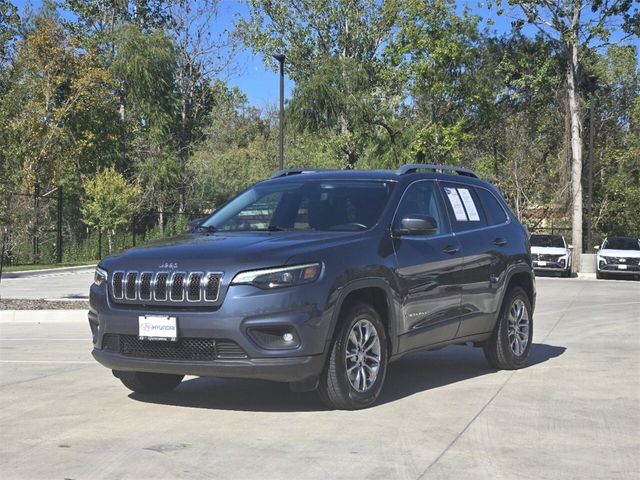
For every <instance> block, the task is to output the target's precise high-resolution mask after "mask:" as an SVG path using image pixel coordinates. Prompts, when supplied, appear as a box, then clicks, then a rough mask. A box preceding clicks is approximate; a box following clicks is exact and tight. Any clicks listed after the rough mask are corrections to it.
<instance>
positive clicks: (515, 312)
mask: <svg viewBox="0 0 640 480" xmlns="http://www.w3.org/2000/svg"><path fill="white" fill-rule="evenodd" d="M519 307H521V308H524V310H520V308H519ZM520 312H522V313H520ZM524 315H526V317H525V316H524ZM510 319H518V320H519V321H517V322H513V321H511V320H510ZM525 320H527V322H526V330H525ZM510 324H512V325H515V324H517V325H518V330H517V331H519V332H520V333H519V334H518V333H511V334H510V332H509V328H510ZM516 337H517V338H518V339H519V343H518V341H516V340H515V338H516ZM525 338H526V344H525V345H524V346H523V344H522V342H523V341H524V339H525ZM532 338H533V317H532V314H531V302H530V300H529V297H528V296H527V294H526V292H525V291H524V290H523V289H522V288H520V287H512V288H510V289H509V290H508V291H507V294H506V295H505V297H504V300H503V302H502V308H501V309H500V316H499V317H498V321H497V322H496V326H495V329H494V331H493V333H492V335H491V337H490V338H489V340H487V341H486V342H485V344H484V345H483V350H484V356H485V357H486V358H487V361H488V362H489V364H490V365H491V366H492V367H493V368H495V369H497V370H517V369H519V368H522V367H524V366H525V365H526V363H527V359H528V358H529V352H530V351H531V341H532ZM522 347H524V348H522Z"/></svg>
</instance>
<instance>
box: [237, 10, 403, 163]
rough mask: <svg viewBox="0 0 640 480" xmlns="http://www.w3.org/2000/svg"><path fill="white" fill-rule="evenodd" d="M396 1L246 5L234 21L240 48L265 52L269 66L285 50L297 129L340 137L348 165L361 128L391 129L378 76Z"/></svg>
mask: <svg viewBox="0 0 640 480" xmlns="http://www.w3.org/2000/svg"><path fill="white" fill-rule="evenodd" d="M399 3H400V2H398V1H396V0H388V1H384V2H383V1H378V0H357V1H351V0H295V1H288V0H287V1H285V0H277V1H272V0H251V1H250V4H249V9H250V18H249V19H248V20H241V21H240V22H239V23H238V30H239V32H240V35H241V36H242V38H243V40H244V42H245V44H246V45H248V46H250V47H251V48H252V49H253V50H254V51H256V52H259V53H262V54H263V55H264V58H265V63H267V64H268V65H271V66H272V67H275V61H273V60H272V58H271V55H273V54H274V53H276V52H285V53H286V56H287V63H286V65H287V72H288V74H289V76H290V77H291V78H292V79H293V80H294V81H295V82H296V88H295V90H294V93H293V104H295V106H294V107H293V110H294V112H297V113H298V114H297V115H295V116H293V117H292V119H293V120H294V126H297V127H298V129H299V130H303V131H304V130H308V129H311V128H321V127H322V128H326V129H328V130H330V131H331V132H338V133H339V135H340V137H341V143H342V147H341V150H342V153H343V158H344V164H345V166H346V167H347V168H353V167H354V166H355V165H356V163H357V161H358V159H359V157H360V156H361V154H362V150H363V148H364V139H363V135H364V132H363V131H362V130H363V128H364V129H373V128H382V129H384V130H385V131H387V132H389V134H390V135H392V134H393V132H394V130H393V128H391V127H390V125H389V124H388V123H387V122H385V115H384V113H385V110H386V111H387V112H388V111H389V110H390V108H387V109H384V108H382V109H380V108H379V107H380V106H383V105H384V106H386V104H385V100H387V99H391V100H393V98H392V97H391V96H389V95H385V91H384V88H383V87H382V86H381V84H380V82H381V80H382V77H380V76H379V75H378V73H381V72H382V71H383V68H382V65H381V60H382V56H381V54H382V50H383V49H384V45H385V44H386V43H387V42H388V41H389V40H390V38H391V35H392V33H393V27H394V25H395V24H396V21H397V18H398V8H399ZM310 100H312V101H310ZM300 119H308V121H306V120H305V121H299V120H300ZM381 124H382V126H381Z"/></svg>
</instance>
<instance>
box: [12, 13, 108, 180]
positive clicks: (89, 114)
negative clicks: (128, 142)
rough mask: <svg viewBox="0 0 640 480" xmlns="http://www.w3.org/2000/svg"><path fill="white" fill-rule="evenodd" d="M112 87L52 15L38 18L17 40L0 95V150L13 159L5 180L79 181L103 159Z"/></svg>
mask: <svg viewBox="0 0 640 480" xmlns="http://www.w3.org/2000/svg"><path fill="white" fill-rule="evenodd" d="M110 87H111V79H110V77H109V74H108V72H106V71H105V70H103V69H101V68H99V67H98V66H96V61H95V57H94V56H93V53H92V52H91V51H84V50H82V49H81V48H80V46H79V45H78V43H77V39H75V38H73V37H70V36H68V35H67V34H66V33H65V32H64V31H63V30H62V28H60V26H59V25H58V24H57V23H56V21H55V20H54V19H52V18H46V17H37V18H36V20H35V28H34V30H33V31H32V32H31V33H29V34H28V35H27V37H26V38H25V39H24V40H23V41H20V42H18V44H17V45H16V57H15V60H14V62H13V65H12V69H11V72H10V75H9V80H8V85H7V89H6V91H5V92H3V96H2V118H3V125H2V130H3V137H4V139H5V142H4V144H3V149H2V151H0V157H2V158H3V164H5V161H6V165H11V166H12V167H11V170H12V171H11V172H8V173H9V175H8V177H4V178H3V181H5V180H6V181H10V182H15V184H13V187H14V188H22V189H24V190H32V189H33V187H34V186H35V185H39V186H40V187H42V188H47V187H52V186H53V185H56V184H59V183H61V182H63V183H64V182H68V183H71V184H77V183H78V181H80V180H81V178H80V177H81V175H82V173H83V172H84V173H93V172H95V171H96V169H97V167H98V165H99V164H100V163H101V162H108V157H109V152H110V147H109V144H110V141H112V140H113V139H112V137H110V135H109V134H110V131H109V124H110V120H113V118H110V112H111V111H112V109H113V108H114V103H113V102H112V100H113V96H112V93H111V90H110ZM105 159H106V160H105ZM18 175H19V178H18ZM12 179H13V180H12ZM18 182H19V184H18Z"/></svg>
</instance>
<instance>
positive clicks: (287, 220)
mask: <svg viewBox="0 0 640 480" xmlns="http://www.w3.org/2000/svg"><path fill="white" fill-rule="evenodd" d="M393 186H394V182H384V181H353V180H351V181H341V180H324V181H321V180H309V181H304V182H302V181H301V182H281V183H273V184H258V185H255V186H253V187H251V188H249V189H248V190H246V191H244V192H243V193H241V194H240V195H238V196H237V197H236V198H234V199H233V200H231V201H230V202H229V203H227V204H226V205H224V206H223V207H222V208H220V209H219V210H218V211H216V212H215V213H214V214H213V215H212V216H211V217H209V218H208V219H207V220H205V221H204V222H203V223H202V225H201V228H202V229H210V230H215V231H225V232H247V231H279V230H301V231H345V232H346V231H359V230H366V229H367V228H369V227H372V226H373V225H375V224H376V222H377V221H378V219H379V217H380V214H381V213H382V210H383V209H384V207H385V205H386V204H387V200H388V199H389V195H390V194H391V191H392V190H393Z"/></svg>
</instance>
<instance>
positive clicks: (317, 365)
mask: <svg viewBox="0 0 640 480" xmlns="http://www.w3.org/2000/svg"><path fill="white" fill-rule="evenodd" d="M316 287H317V284H309V285H304V286H300V287H292V288H288V289H280V290H275V291H264V290H259V289H257V288H254V287H250V286H242V285H241V286H234V287H232V288H229V289H228V291H227V294H226V297H225V299H224V302H223V303H222V305H220V306H219V307H215V308H214V307H209V308H173V309H170V308H166V307H163V306H158V305H149V306H143V305H123V304H117V303H114V302H113V301H111V299H110V298H109V296H108V295H107V292H106V288H105V286H104V285H102V286H100V287H99V286H96V285H93V286H92V287H91V295H90V310H89V325H90V327H91V331H92V334H93V346H94V349H93V352H92V354H93V356H94V358H95V359H96V360H97V361H98V362H99V363H101V364H102V365H104V366H105V367H107V368H110V369H113V370H125V371H127V370H128V371H144V372H152V373H153V372H155V373H172V374H179V375H200V376H219V377H230V378H255V379H264V380H274V381H282V382H298V381H303V380H307V379H311V378H312V377H314V376H317V375H319V374H320V373H321V372H322V369H323V367H324V359H325V358H326V354H325V346H326V342H327V338H329V337H330V335H331V331H330V329H331V314H332V309H331V308H328V307H327V306H326V304H327V298H326V294H325V296H323V292H326V290H323V289H320V288H316ZM143 315H163V316H171V317H176V318H177V329H178V339H179V341H178V342H177V343H176V345H177V346H178V350H177V351H178V352H180V351H181V350H180V348H181V347H185V348H186V346H185V345H184V344H183V343H181V341H182V340H188V341H190V342H193V343H195V344H197V345H198V350H197V351H191V352H187V353H186V355H185V356H176V355H175V354H176V350H170V351H169V352H168V353H167V350H166V349H164V350H163V351H162V355H155V353H154V352H153V350H151V351H152V353H151V354H150V353H149V351H150V350H149V349H146V348H145V347H144V345H143V346H140V345H135V347H136V348H138V351H134V350H135V349H132V348H129V349H127V348H124V347H122V345H123V344H120V346H119V347H117V348H114V347H113V345H111V344H110V343H109V342H110V340H111V339H113V338H114V337H118V338H124V337H127V338H129V339H136V340H137V339H138V317H140V316H143ZM272 328H287V329H289V331H291V332H294V338H295V339H296V343H295V344H294V345H292V346H290V347H288V348H284V347H280V346H279V347H275V348H274V347H272V348H269V346H268V345H265V344H260V343H259V339H257V338H256V336H255V334H254V333H253V332H255V331H256V329H257V330H261V329H267V330H269V329H272ZM206 342H213V344H214V345H216V347H215V348H216V350H215V352H216V353H215V354H214V355H213V356H209V357H203V356H202V355H207V354H208V350H207V348H208V347H207V343H206ZM151 343H152V344H156V345H157V346H158V347H159V348H160V349H161V350H162V347H160V346H159V344H161V343H165V342H150V344H151ZM167 343H173V342H167ZM218 343H220V344H222V343H225V344H226V345H231V346H232V347H233V348H234V350H233V352H232V353H231V355H233V356H237V352H238V351H239V352H240V353H241V355H240V356H241V357H244V358H230V357H229V355H228V352H227V351H221V352H218V350H217V345H218ZM150 344H148V345H150ZM201 345H205V346H204V347H201ZM218 353H221V354H220V355H218Z"/></svg>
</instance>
